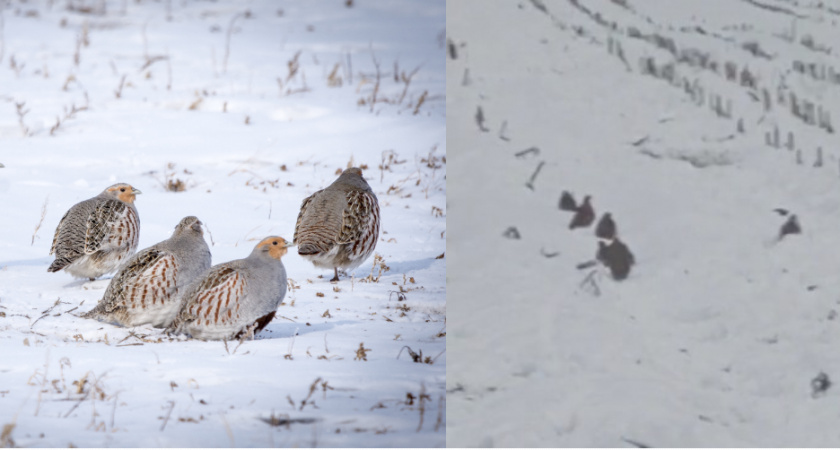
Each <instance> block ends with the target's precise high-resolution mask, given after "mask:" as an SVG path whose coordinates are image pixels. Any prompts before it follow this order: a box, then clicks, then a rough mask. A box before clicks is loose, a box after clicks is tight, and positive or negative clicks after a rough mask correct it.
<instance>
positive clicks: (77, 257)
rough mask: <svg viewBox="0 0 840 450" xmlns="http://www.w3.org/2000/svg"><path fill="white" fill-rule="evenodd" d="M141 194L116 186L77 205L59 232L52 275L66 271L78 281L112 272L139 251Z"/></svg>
mask: <svg viewBox="0 0 840 450" xmlns="http://www.w3.org/2000/svg"><path fill="white" fill-rule="evenodd" d="M140 193H141V192H140V191H139V190H138V189H135V188H133V187H131V186H130V185H128V184H125V183H118V184H115V185H113V186H111V187H109V188H107V189H105V190H104V191H102V193H101V194H99V195H97V196H96V197H93V198H91V199H88V200H85V201H82V202H79V203H76V204H75V205H73V207H72V208H70V210H69V211H67V213H66V214H64V217H62V218H61V222H59V223H58V227H57V228H56V229H55V237H53V243H52V248H51V249H50V255H52V254H55V261H53V263H52V264H51V265H50V267H49V269H47V271H48V272H58V271H59V270H61V269H64V270H65V271H66V272H67V273H69V274H70V275H73V276H74V277H77V278H90V280H91V281H93V280H94V279H96V278H97V277H99V276H101V275H103V274H106V273H108V272H112V271H113V270H114V269H116V268H117V267H119V265H120V264H121V263H122V262H123V261H125V260H126V259H128V258H129V257H130V256H131V255H133V254H134V252H135V251H137V243H138V241H139V238H140V217H139V216H138V215H137V208H136V207H135V206H134V198H135V196H136V195H137V194H140Z"/></svg>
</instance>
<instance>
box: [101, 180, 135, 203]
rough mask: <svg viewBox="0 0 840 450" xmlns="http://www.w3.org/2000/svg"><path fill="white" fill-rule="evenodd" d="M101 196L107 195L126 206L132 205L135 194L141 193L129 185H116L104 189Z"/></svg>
mask: <svg viewBox="0 0 840 450" xmlns="http://www.w3.org/2000/svg"><path fill="white" fill-rule="evenodd" d="M103 194H107V195H109V196H111V197H114V198H116V199H119V200H122V201H124V202H126V203H128V204H132V203H134V198H135V197H136V196H137V194H142V192H140V189H137V188H134V187H132V186H131V185H130V184H126V183H117V184H115V185H113V186H111V187H109V188H107V189H105V191H103Z"/></svg>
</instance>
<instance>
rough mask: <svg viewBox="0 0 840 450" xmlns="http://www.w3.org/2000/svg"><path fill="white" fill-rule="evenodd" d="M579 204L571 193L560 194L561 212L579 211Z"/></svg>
mask: <svg viewBox="0 0 840 450" xmlns="http://www.w3.org/2000/svg"><path fill="white" fill-rule="evenodd" d="M577 208H578V207H577V202H576V201H575V198H574V197H572V194H570V193H569V191H563V193H562V194H560V210H561V211H577Z"/></svg>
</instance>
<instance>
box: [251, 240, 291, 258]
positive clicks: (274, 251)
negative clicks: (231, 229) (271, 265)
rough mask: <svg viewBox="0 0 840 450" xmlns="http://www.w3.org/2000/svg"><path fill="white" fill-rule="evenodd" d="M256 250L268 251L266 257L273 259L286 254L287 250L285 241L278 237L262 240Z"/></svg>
mask: <svg viewBox="0 0 840 450" xmlns="http://www.w3.org/2000/svg"><path fill="white" fill-rule="evenodd" d="M257 248H261V249H266V248H267V249H268V255H269V256H271V257H272V258H274V259H280V258H282V257H283V255H285V254H286V253H288V251H289V249H288V247H286V240H285V239H283V238H281V237H280V236H271V237H267V238H265V239H263V240H262V241H261V242H260V243H259V244H257Z"/></svg>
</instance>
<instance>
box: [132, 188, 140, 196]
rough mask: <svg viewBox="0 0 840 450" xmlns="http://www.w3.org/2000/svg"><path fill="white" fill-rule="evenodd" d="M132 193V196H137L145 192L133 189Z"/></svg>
mask: <svg viewBox="0 0 840 450" xmlns="http://www.w3.org/2000/svg"><path fill="white" fill-rule="evenodd" d="M131 193H132V194H134V195H137V194H142V193H143V191H141V190H140V189H137V188H135V187H133V188H131Z"/></svg>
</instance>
